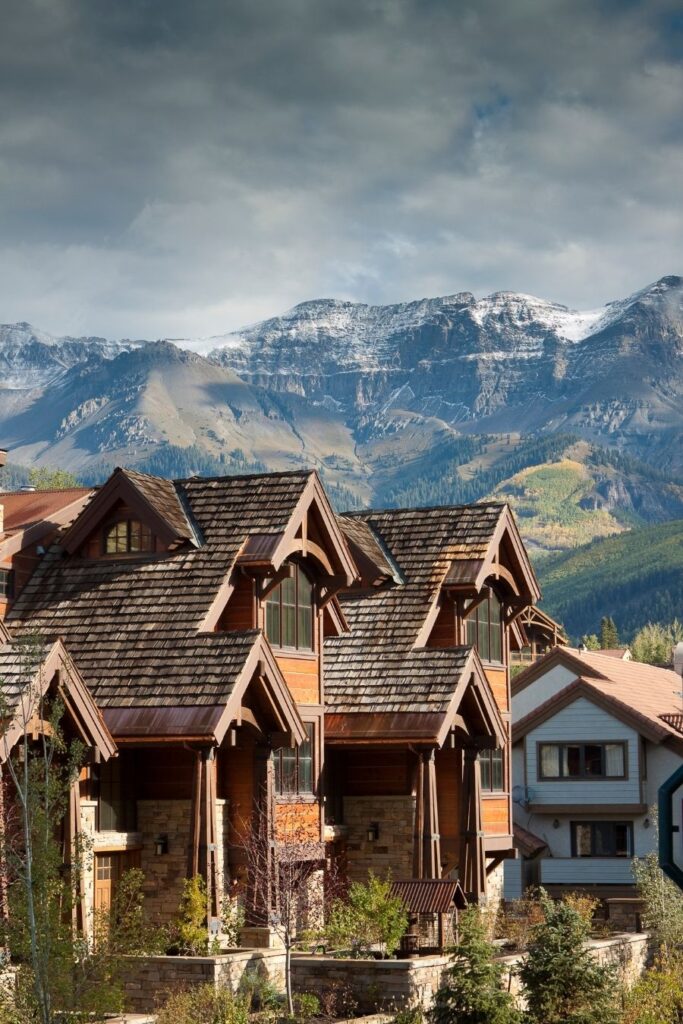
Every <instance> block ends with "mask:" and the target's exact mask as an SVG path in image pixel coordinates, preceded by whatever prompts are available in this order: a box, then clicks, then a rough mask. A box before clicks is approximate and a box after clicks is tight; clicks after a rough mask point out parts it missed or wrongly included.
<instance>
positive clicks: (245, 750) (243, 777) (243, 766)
mask: <svg viewBox="0 0 683 1024" xmlns="http://www.w3.org/2000/svg"><path fill="white" fill-rule="evenodd" d="M217 790H218V797H219V798H222V799H225V800H227V801H228V808H229V817H230V829H231V836H232V838H233V840H234V838H235V837H236V835H238V834H239V833H240V832H241V830H242V827H243V826H244V825H245V824H246V823H247V822H248V821H249V820H250V819H251V815H252V812H253V809H254V748H253V746H250V745H244V746H239V747H224V748H223V749H221V750H220V751H219V753H218V779H217Z"/></svg>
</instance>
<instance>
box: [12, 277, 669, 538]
mask: <svg viewBox="0 0 683 1024" xmlns="http://www.w3.org/2000/svg"><path fill="white" fill-rule="evenodd" d="M682 371H683V279H682V278H680V277H665V278H662V279H661V280H659V281H658V282H656V283H655V284H653V285H650V286H648V287H646V288H644V289H642V290H640V291H639V292H637V293H635V294H634V295H632V296H629V297H628V298H626V299H623V300H619V301H615V302H611V303H609V304H608V305H607V306H605V307H603V308H601V309H597V310H590V311H584V312H577V311H572V310H568V309H567V308H566V307H564V306H560V305H558V304H556V303H551V302H546V301H545V300H542V299H536V298H534V297H531V296H528V295H521V294H516V293H510V292H497V293H495V294H493V295H491V296H488V297H487V298H483V299H476V298H475V297H474V296H473V295H471V294H470V293H466V292H464V293H456V294H453V295H450V296H445V297H442V298H435V299H424V300H419V301H416V302H409V303H402V304H397V305H394V306H385V307H381V306H365V305H360V304H356V303H350V302H340V301H337V300H315V301H312V302H305V303H302V304H300V305H299V306H296V307H294V309H292V310H290V311H289V312H287V313H285V314H283V315H282V316H280V317H275V318H272V319H270V320H267V321H265V322H263V323H261V324H256V325H252V326H251V327H248V328H245V329H243V330H241V331H238V332H233V333H231V334H227V335H222V336H218V337H215V338H211V339H175V340H173V341H172V342H171V341H165V342H142V341H128V340H124V341H119V342H116V341H113V342H111V341H107V340H106V339H102V338H56V337H53V336H51V335H49V334H46V333H45V332H42V331H37V330H35V329H34V328H32V327H31V326H30V325H28V324H24V323H21V324H14V325H7V326H5V327H0V446H3V447H8V448H10V449H11V450H12V452H13V458H14V459H15V461H18V462H23V463H25V464H27V465H28V464H33V463H37V464H45V465H59V466H61V467H63V468H67V469H72V470H74V471H76V472H79V473H81V474H86V475H87V474H88V473H90V474H91V476H92V475H95V474H96V473H102V472H106V470H107V468H109V467H110V466H112V465H115V464H117V463H123V464H130V465H135V464H137V465H143V464H150V463H149V460H150V459H152V460H156V462H154V463H153V464H155V465H158V464H159V460H160V457H161V456H163V459H162V460H161V461H162V462H163V464H164V465H166V466H168V467H169V470H168V471H169V472H170V473H173V472H175V471H176V469H177V470H178V471H179V472H182V473H185V472H186V471H187V469H188V465H189V467H190V469H191V467H192V459H195V461H196V459H199V457H200V456H201V459H199V462H200V463H201V465H205V464H206V460H209V462H210V460H215V461H216V462H219V461H220V460H222V463H221V464H225V465H226V469H227V470H230V469H231V468H233V466H244V465H258V466H267V467H269V468H274V469H275V468H297V467H300V466H304V465H313V466H316V467H317V468H318V469H319V471H320V472H321V473H322V474H323V476H324V478H325V480H326V482H327V483H328V485H331V486H334V487H337V488H343V489H344V490H343V492H342V493H343V494H345V495H347V496H348V498H349V500H353V501H356V502H360V503H362V504H369V503H371V502H374V503H377V502H382V503H386V502H401V503H406V502H410V501H413V500H416V501H417V500H420V501H421V502H424V500H427V501H430V500H432V497H436V500H475V499H476V498H477V497H482V496H484V495H485V494H489V493H492V492H493V491H494V490H495V489H496V488H497V487H499V486H500V485H501V482H504V481H505V480H506V479H512V477H513V476H514V475H515V474H516V473H519V472H520V471H521V470H525V469H526V468H528V467H530V466H534V465H536V464H540V465H541V466H543V465H544V464H545V462H546V461H547V452H545V449H544V452H545V454H543V453H540V454H539V452H540V449H538V451H537V449H536V447H535V446H537V445H538V443H539V442H540V441H542V439H543V438H549V439H551V438H553V437H554V436H559V435H565V434H568V435H571V436H572V438H574V442H576V441H582V442H583V443H584V444H585V446H586V447H585V449H584V455H582V456H581V458H580V460H579V461H581V459H584V462H585V464H586V465H588V466H589V477H590V479H588V480H585V479H584V478H583V476H582V475H581V474H580V473H579V470H576V469H574V468H572V470H571V473H569V472H568V471H567V472H565V474H564V477H563V481H564V482H563V484H562V486H565V483H566V480H567V479H569V477H571V476H572V474H574V476H575V477H576V479H577V480H578V479H579V476H581V484H580V486H579V485H578V484H577V485H576V487H574V490H573V491H571V495H573V497H572V496H571V495H570V496H568V497H567V500H571V501H574V500H575V501H576V502H578V501H582V502H583V503H584V506H586V508H587V506H589V505H590V504H591V503H598V505H601V503H602V502H603V499H604V502H606V503H608V504H609V505H610V509H609V512H610V515H612V512H613V511H614V510H616V514H617V516H619V515H621V516H622V519H623V521H624V523H626V522H628V521H629V517H631V518H633V517H635V518H636V519H639V521H643V522H651V521H661V520H663V519H665V518H670V517H671V516H672V515H681V514H683V509H681V511H679V495H678V492H677V490H676V489H675V488H674V491H672V490H671V487H669V486H668V482H667V477H666V474H668V475H669V477H670V478H671V480H672V481H673V480H678V478H679V477H680V476H683V445H682V444H681V440H682V439H683V372H682ZM511 439H512V440H511ZM574 442H572V443H574ZM541 447H542V446H541ZM551 447H552V446H551ZM566 448H567V445H564V447H562V445H560V446H559V447H558V451H557V453H556V454H555V455H553V456H552V457H553V458H555V457H556V458H563V459H566V458H569V459H570V461H571V460H572V459H574V455H573V454H571V453H570V454H569V455H567V451H566ZM603 448H605V449H610V450H614V451H616V452H617V453H619V455H620V457H623V459H625V460H627V461H626V462H624V464H623V465H622V466H620V467H619V468H615V467H614V466H611V467H608V468H604V467H603V470H600V472H597V471H596V468H595V466H596V463H595V461H594V455H591V454H590V453H591V452H593V453H595V452H596V451H598V450H600V449H603ZM183 452H186V453H191V454H190V455H188V456H187V457H185V456H181V455H179V454H178V453H183ZM586 453H587V454H586ZM534 458H536V459H537V463H534V462H533V459H534ZM629 459H630V460H632V463H629V462H628V460H629ZM174 460H175V461H174ZM202 460H204V461H202ZM226 460H227V462H226ZM529 460H532V461H529ZM591 460H593V461H591ZM633 460H635V461H633ZM603 462H604V460H603ZM181 463H182V468H181V467H180V464H181ZM598 463H599V460H598ZM636 463H638V464H639V465H640V468H634V466H635V465H636ZM643 463H648V464H650V465H656V466H657V467H658V470H659V471H660V472H663V473H664V474H665V476H664V477H661V478H659V479H658V481H657V483H656V484H655V483H653V482H650V483H649V484H648V483H646V481H647V470H646V468H645V469H644V468H643V465H642V464H643ZM582 464H583V463H582ZM198 465H199V463H198ZM174 467H175V468H174ZM577 474H578V475H577ZM596 474H597V475H596ZM523 485H524V487H527V486H528V481H526V478H525V481H523ZM512 486H513V488H514V487H515V486H518V487H519V486H522V484H520V483H519V482H517V483H514V481H513V484H512ZM529 486H530V485H529ZM648 488H649V490H651V491H652V493H648ZM570 490H571V489H570ZM620 496H621V497H620ZM525 500H526V499H525ZM584 506H581V507H582V508H584ZM612 506H613V508H612ZM622 506H623V507H622ZM586 508H584V510H586ZM620 510H621V511H620ZM622 513H623V515H622Z"/></svg>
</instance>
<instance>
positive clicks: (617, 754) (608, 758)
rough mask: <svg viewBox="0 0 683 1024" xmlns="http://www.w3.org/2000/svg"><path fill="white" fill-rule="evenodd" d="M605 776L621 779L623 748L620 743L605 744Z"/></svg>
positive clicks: (622, 773) (622, 772)
mask: <svg viewBox="0 0 683 1024" xmlns="http://www.w3.org/2000/svg"><path fill="white" fill-rule="evenodd" d="M605 774H606V775H607V776H612V777H615V776H616V777H617V778H619V777H621V776H623V775H624V774H625V772H624V747H623V745H622V744H621V743H606V744H605Z"/></svg>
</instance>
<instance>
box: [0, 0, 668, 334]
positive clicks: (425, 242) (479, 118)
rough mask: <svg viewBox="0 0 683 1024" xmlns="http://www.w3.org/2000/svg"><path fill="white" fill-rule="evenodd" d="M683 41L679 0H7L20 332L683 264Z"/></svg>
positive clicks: (10, 249)
mask: <svg viewBox="0 0 683 1024" xmlns="http://www.w3.org/2000/svg"><path fill="white" fill-rule="evenodd" d="M682 41H683V24H682V22H681V18H680V11H679V10H678V4H677V3H676V4H674V3H666V2H660V0H645V2H644V3H626V2H622V3H616V2H612V3H609V2H590V3H589V2H586V0H515V2H509V0H508V2H504V0H495V2H494V0H464V2H454V0H448V2H446V0H444V2H437V0H433V2H427V0H413V2H409V0H367V2H363V3H360V2H355V3H354V2H353V0H345V2H338V3H337V2H334V0H250V2H232V0H223V2H219V0H199V2H193V3H187V2H186V0H182V2H181V0H164V2H160V0H158V2H157V0H155V2H152V0H116V2H115V3H112V2H111V0H81V2H78V0H22V2H15V0H12V2H10V3H8V2H7V0H5V3H4V5H3V31H2V33H0V98H1V101H2V106H1V108H0V189H1V191H0V232H1V233H0V299H1V302H0V320H3V321H8V320H11V319H19V318H21V319H30V320H31V321H33V322H34V323H36V324H38V325H40V326H43V327H45V328H47V329H50V330H58V331H70V332H81V331H87V332H98V333H106V334H108V335H117V336H120V335H135V336H141V335H144V336H159V335H165V334H184V335H187V334H199V333H202V334H203V333H216V332H219V331H223V330H226V329H228V328H230V327H235V326H238V325H239V324H241V323H243V322H245V321H249V320H254V319H257V318H259V317H261V316H265V315H267V314H270V313H273V312H277V311H280V310H282V309H283V308H285V307H286V306H289V305H291V304H292V303H294V302H296V301H300V300H302V299H304V298H308V297H313V296H319V295H335V296H339V297H349V298H355V299H360V300H363V301H377V302H384V301H393V300H399V299H403V298H411V297H417V296H420V295H426V294H437V293H443V292H450V291H455V290H461V289H466V288H468V289H471V290H474V291H477V292H483V291H490V290H494V289H496V288H514V289H519V290H524V291H532V292H535V293H538V294H542V295H544V296H547V297H552V298H556V299H558V300H560V301H566V302H569V303H572V304H581V305H586V304H588V305H593V304H598V303H602V302H604V301H606V300H607V299H610V298H612V297H615V296H617V295H620V294H623V293H625V292H627V291H629V290H632V289H634V288H636V287H638V286H640V285H642V284H645V283H646V282H647V281H648V280H650V279H653V278H655V277H657V276H659V275H660V274H664V273H671V272H679V271H680V270H681V265H682V261H681V248H682V242H681V239H683V231H682V228H683V214H682V211H681V205H680V199H679V193H680V181H681V180H682V177H683V176H682V172H683V138H682V135H683V127H682V124H683V122H682V120H681V97H682V96H683V68H682V66H681V59H680V58H681V43H682Z"/></svg>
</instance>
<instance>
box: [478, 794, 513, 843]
mask: <svg viewBox="0 0 683 1024" xmlns="http://www.w3.org/2000/svg"><path fill="white" fill-rule="evenodd" d="M509 806H510V805H509V801H508V798H507V796H500V797H499V796H495V797H490V796H488V797H483V798H482V801H481V823H482V828H483V829H484V832H485V833H486V834H487V835H489V836H501V835H509V834H510V832H511V828H510V818H509Z"/></svg>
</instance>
